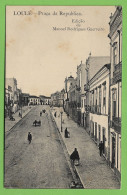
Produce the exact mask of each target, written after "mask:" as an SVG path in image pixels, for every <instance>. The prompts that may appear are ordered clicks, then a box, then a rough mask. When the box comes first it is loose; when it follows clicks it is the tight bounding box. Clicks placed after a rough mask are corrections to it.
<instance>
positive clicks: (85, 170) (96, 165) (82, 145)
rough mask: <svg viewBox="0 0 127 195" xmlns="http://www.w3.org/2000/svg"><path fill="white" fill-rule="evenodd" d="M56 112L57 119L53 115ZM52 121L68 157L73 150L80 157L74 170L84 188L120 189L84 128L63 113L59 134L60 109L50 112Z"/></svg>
mask: <svg viewBox="0 0 127 195" xmlns="http://www.w3.org/2000/svg"><path fill="white" fill-rule="evenodd" d="M56 111H57V117H54V113H55V112H56ZM51 112H52V115H53V117H54V120H55V121H56V124H57V126H58V129H59V132H60V133H61V136H62V138H63V141H64V143H65V145H66V148H67V150H68V153H69V155H70V154H71V153H72V152H73V150H74V148H77V149H78V152H79V155H80V165H79V166H76V170H77V172H78V174H79V176H80V179H81V181H82V184H83V186H84V188H87V189H120V183H119V180H118V178H117V176H116V175H115V174H114V172H113V171H112V170H111V168H110V167H108V166H107V162H106V160H105V159H104V157H100V155H99V150H98V148H97V146H96V145H95V143H94V142H93V140H92V139H91V138H90V136H89V135H88V133H87V132H86V131H85V129H84V128H82V127H78V126H77V123H75V122H74V121H73V120H71V119H70V118H67V115H66V113H65V112H63V115H62V119H63V123H62V127H63V132H61V116H60V108H56V107H55V108H53V109H52V110H51ZM66 127H67V129H68V131H69V132H70V138H65V137H64V130H65V128H66Z"/></svg>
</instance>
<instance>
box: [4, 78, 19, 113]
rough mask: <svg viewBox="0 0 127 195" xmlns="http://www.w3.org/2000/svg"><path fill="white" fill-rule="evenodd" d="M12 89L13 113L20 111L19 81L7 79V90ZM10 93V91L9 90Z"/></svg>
mask: <svg viewBox="0 0 127 195" xmlns="http://www.w3.org/2000/svg"><path fill="white" fill-rule="evenodd" d="M8 87H9V88H11V96H12V97H11V103H10V104H11V107H10V109H11V110H10V111H9V112H12V113H15V112H17V110H18V109H19V90H18V89H17V80H16V79H15V78H6V89H8ZM9 91H10V90H9ZM9 93H10V92H9Z"/></svg>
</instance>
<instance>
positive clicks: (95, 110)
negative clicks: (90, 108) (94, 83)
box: [95, 89, 98, 112]
mask: <svg viewBox="0 0 127 195" xmlns="http://www.w3.org/2000/svg"><path fill="white" fill-rule="evenodd" d="M97 96H98V94H97V89H96V90H95V112H97Z"/></svg>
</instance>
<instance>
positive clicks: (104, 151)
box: [103, 128, 105, 154]
mask: <svg viewBox="0 0 127 195" xmlns="http://www.w3.org/2000/svg"><path fill="white" fill-rule="evenodd" d="M103 154H105V128H103Z"/></svg>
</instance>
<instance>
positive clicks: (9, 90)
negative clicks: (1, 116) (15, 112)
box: [5, 83, 13, 117]
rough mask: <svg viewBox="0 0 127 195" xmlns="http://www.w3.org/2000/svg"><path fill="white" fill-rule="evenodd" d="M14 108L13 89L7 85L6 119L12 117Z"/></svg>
mask: <svg viewBox="0 0 127 195" xmlns="http://www.w3.org/2000/svg"><path fill="white" fill-rule="evenodd" d="M12 106H13V96H12V87H11V86H9V85H7V83H6V87H5V117H6V116H10V112H11V111H12Z"/></svg>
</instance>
